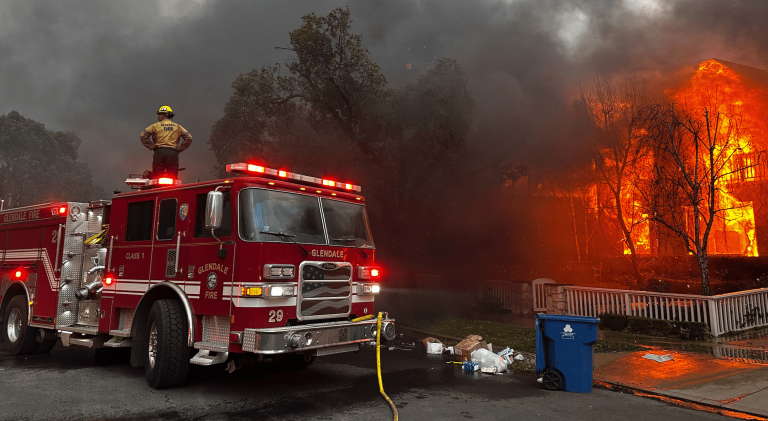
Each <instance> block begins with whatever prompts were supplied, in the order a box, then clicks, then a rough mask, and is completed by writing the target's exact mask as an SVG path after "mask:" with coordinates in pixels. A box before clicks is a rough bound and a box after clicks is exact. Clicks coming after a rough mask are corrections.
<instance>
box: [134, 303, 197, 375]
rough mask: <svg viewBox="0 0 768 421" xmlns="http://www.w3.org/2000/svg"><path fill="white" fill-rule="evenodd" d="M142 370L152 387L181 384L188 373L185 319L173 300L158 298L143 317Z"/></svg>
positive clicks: (178, 305)
mask: <svg viewBox="0 0 768 421" xmlns="http://www.w3.org/2000/svg"><path fill="white" fill-rule="evenodd" d="M146 334H147V338H146V339H147V344H148V346H147V349H146V354H145V355H146V361H145V364H144V370H145V373H146V375H147V383H149V385H150V386H151V387H153V388H155V389H161V388H164V387H173V386H178V385H180V384H183V383H184V382H185V381H186V380H187V373H188V372H189V347H188V346H187V319H186V317H184V311H183V310H182V308H181V303H180V302H179V301H177V300H158V301H155V303H154V304H152V309H151V310H150V312H149V317H148V319H147V330H146Z"/></svg>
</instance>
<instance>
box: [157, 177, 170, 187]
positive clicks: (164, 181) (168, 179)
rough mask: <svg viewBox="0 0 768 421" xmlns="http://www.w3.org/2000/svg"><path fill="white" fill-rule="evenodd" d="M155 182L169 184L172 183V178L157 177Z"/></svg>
mask: <svg viewBox="0 0 768 421" xmlns="http://www.w3.org/2000/svg"><path fill="white" fill-rule="evenodd" d="M157 184H165V185H171V184H173V179H172V178H168V177H163V178H159V179H157Z"/></svg>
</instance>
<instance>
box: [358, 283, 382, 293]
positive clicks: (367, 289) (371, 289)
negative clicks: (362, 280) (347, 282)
mask: <svg viewBox="0 0 768 421" xmlns="http://www.w3.org/2000/svg"><path fill="white" fill-rule="evenodd" d="M358 288H359V289H358V295H371V294H378V293H379V292H380V291H381V287H380V286H379V284H360V285H359V286H358Z"/></svg>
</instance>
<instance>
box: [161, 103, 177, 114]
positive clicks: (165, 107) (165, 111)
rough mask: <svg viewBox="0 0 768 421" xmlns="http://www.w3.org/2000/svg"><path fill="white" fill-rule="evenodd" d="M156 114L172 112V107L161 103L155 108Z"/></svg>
mask: <svg viewBox="0 0 768 421" xmlns="http://www.w3.org/2000/svg"><path fill="white" fill-rule="evenodd" d="M157 114H173V109H171V107H169V106H167V105H163V106H162V107H160V109H159V110H157Z"/></svg>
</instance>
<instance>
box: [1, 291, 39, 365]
mask: <svg viewBox="0 0 768 421" xmlns="http://www.w3.org/2000/svg"><path fill="white" fill-rule="evenodd" d="M28 322H29V306H28V305H27V300H26V299H25V297H24V296H22V295H17V296H15V297H13V298H11V301H10V302H8V307H6V309H5V313H3V323H2V325H1V326H2V335H3V343H5V349H6V350H7V351H8V352H9V353H11V354H15V355H21V354H29V353H30V352H32V351H34V350H35V346H36V345H37V341H36V340H35V333H37V332H36V331H37V329H35V328H31V327H29V326H28V325H27V323H28Z"/></svg>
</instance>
